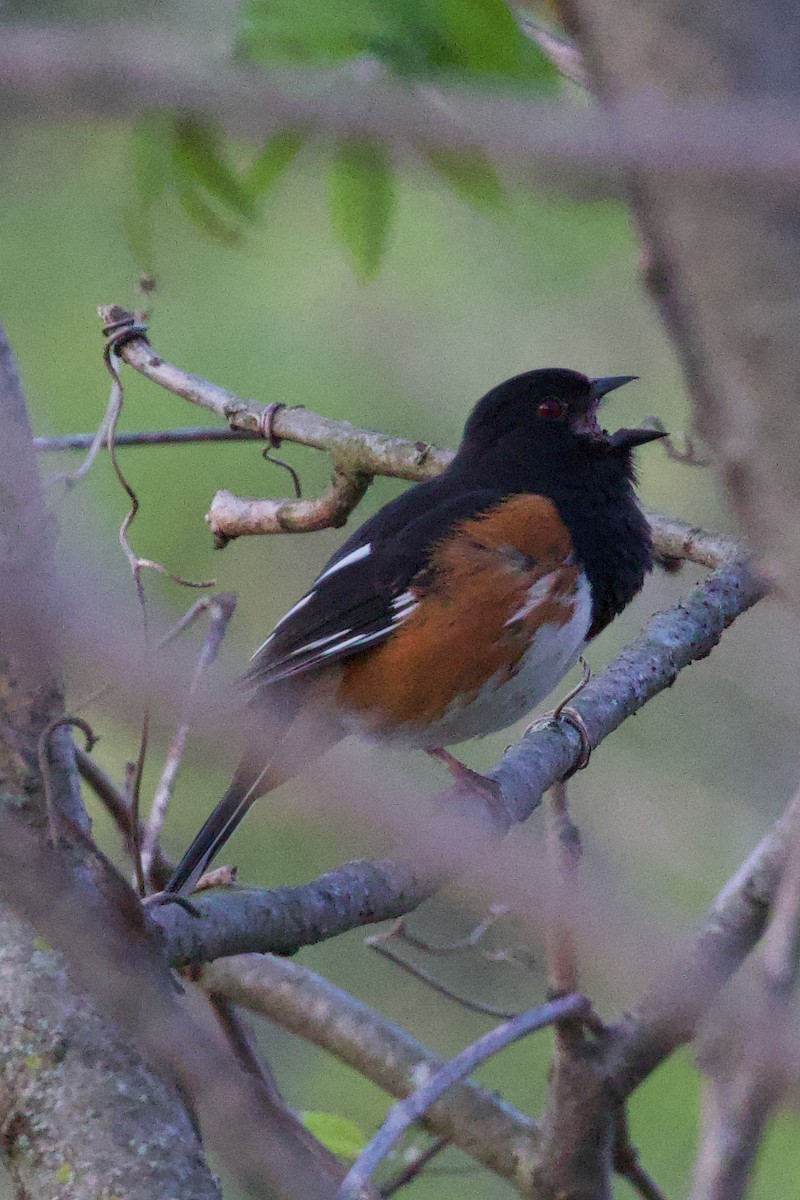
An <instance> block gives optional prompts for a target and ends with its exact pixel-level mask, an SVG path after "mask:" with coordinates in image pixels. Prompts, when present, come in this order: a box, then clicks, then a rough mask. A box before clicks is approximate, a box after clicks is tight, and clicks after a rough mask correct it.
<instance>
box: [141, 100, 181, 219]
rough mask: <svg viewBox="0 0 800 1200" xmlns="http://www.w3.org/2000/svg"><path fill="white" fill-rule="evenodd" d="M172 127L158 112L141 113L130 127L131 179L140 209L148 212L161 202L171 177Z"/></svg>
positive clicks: (167, 116) (169, 120)
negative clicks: (132, 179) (131, 131)
mask: <svg viewBox="0 0 800 1200" xmlns="http://www.w3.org/2000/svg"><path fill="white" fill-rule="evenodd" d="M173 125H174V122H173V118H172V117H171V116H170V115H169V113H166V112H161V111H158V112H149V113H145V114H144V116H142V117H140V118H139V120H138V121H137V122H136V124H135V125H134V127H133V133H132V135H131V157H132V159H133V178H134V184H135V187H136V194H137V198H138V200H139V203H140V204H141V205H142V206H143V207H146V208H149V207H151V206H152V205H153V204H155V203H156V201H157V200H160V199H161V196H162V195H163V194H164V191H165V189H166V187H167V184H168V183H169V180H170V178H171V176H172V163H171V156H170V149H171V145H172V134H173Z"/></svg>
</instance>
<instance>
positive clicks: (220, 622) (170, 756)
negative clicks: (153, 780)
mask: <svg viewBox="0 0 800 1200" xmlns="http://www.w3.org/2000/svg"><path fill="white" fill-rule="evenodd" d="M235 608H236V597H235V596H234V595H233V594H232V593H230V592H223V593H220V595H218V596H212V597H211V600H210V603H209V629H208V634H207V635H206V638H205V641H204V642H203V645H202V648H201V650H200V654H199V656H198V659H197V664H196V666H195V669H194V673H193V675H192V679H191V682H190V684H189V691H188V694H187V697H186V703H185V705H184V710H183V713H182V715H181V720H180V724H179V726H178V729H177V730H176V732H175V735H174V736H173V738H172V741H171V742H170V744H169V749H168V750H167V756H166V758H165V760H164V767H163V769H162V772H161V778H160V779H159V781H158V786H157V788H156V791H155V795H154V797H153V804H152V807H151V809H150V815H149V817H148V819H147V823H146V825H145V828H144V834H143V837H142V870H143V873H144V877H145V879H146V881H147V882H148V883H149V884H151V885H152V884H153V880H152V878H151V868H152V865H153V862H154V861H155V855H156V851H157V849H158V843H159V839H160V837H161V830H162V828H163V825H164V820H165V818H166V815H167V809H168V807H169V802H170V799H171V797H172V792H173V789H174V787H175V781H176V779H177V777H178V771H179V770H180V765H181V762H182V760H183V754H184V750H185V748H186V740H187V738H188V736H189V728H190V724H191V719H192V711H193V708H194V702H195V699H196V697H197V692H198V690H199V688H200V684H201V681H202V679H203V675H204V674H205V672H206V671H207V670H208V668H209V667H210V666H211V664H212V663H213V662H214V659H215V658H216V657H217V653H218V651H219V648H220V645H221V644H222V639H223V638H224V636H225V631H226V629H227V628H228V623H229V621H230V619H231V617H232V616H233V613H234V609H235Z"/></svg>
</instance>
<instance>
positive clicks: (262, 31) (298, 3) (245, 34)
mask: <svg viewBox="0 0 800 1200" xmlns="http://www.w3.org/2000/svg"><path fill="white" fill-rule="evenodd" d="M384 7H385V5H384V4H382V3H379V2H378V0H336V2H335V3H324V2H323V3H320V4H308V3H306V2H305V0H249V2H248V3H247V4H245V5H243V16H242V28H241V31H240V35H239V45H240V47H242V48H243V49H244V50H246V51H247V53H248V54H250V55H251V56H252V57H253V58H255V59H258V60H260V61H263V62H274V61H276V60H277V61H279V60H281V59H283V60H289V61H292V62H324V61H329V62H330V61H337V60H341V59H347V58H353V57H355V56H356V55H359V54H364V53H367V52H368V50H369V47H370V46H371V45H372V44H373V42H375V41H376V40H379V39H380V37H381V36H382V35H383V33H384V32H385V25H386V14H385V13H384V12H382V11H381V10H382V9H383V8H384Z"/></svg>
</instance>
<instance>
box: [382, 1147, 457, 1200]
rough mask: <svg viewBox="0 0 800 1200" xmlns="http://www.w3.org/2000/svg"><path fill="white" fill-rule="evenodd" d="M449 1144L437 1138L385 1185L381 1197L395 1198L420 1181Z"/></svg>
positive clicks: (385, 1199) (385, 1198)
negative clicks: (417, 1180) (420, 1177)
mask: <svg viewBox="0 0 800 1200" xmlns="http://www.w3.org/2000/svg"><path fill="white" fill-rule="evenodd" d="M449 1144H450V1143H449V1142H448V1141H447V1140H446V1139H445V1138H437V1139H436V1141H435V1142H431V1144H430V1146H426V1147H425V1149H424V1150H422V1151H421V1152H420V1153H419V1154H418V1155H417V1157H416V1158H414V1159H413V1160H412V1161H411V1162H410V1163H409V1164H408V1165H407V1166H405V1167H403V1169H402V1171H398V1173H397V1174H396V1175H395V1176H394V1178H393V1179H390V1180H389V1182H388V1183H384V1185H383V1187H382V1188H381V1196H382V1197H383V1198H384V1200H388V1197H389V1196H395V1195H396V1194H397V1193H398V1192H399V1191H400V1189H401V1188H404V1187H405V1186H406V1184H408V1183H413V1181H414V1180H415V1179H418V1178H419V1176H420V1175H421V1174H422V1172H423V1171H424V1170H425V1168H426V1167H427V1166H428V1164H429V1163H431V1162H433V1160H434V1159H435V1158H436V1156H437V1154H441V1152H442V1151H443V1150H446V1149H447V1147H448V1146H449Z"/></svg>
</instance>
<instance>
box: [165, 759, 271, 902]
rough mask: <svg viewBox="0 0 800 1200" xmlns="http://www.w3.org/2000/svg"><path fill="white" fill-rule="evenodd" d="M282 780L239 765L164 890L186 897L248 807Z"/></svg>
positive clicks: (267, 770) (264, 770) (265, 769)
mask: <svg viewBox="0 0 800 1200" xmlns="http://www.w3.org/2000/svg"><path fill="white" fill-rule="evenodd" d="M281 781H282V780H281V778H280V777H278V778H275V777H273V776H272V773H271V771H270V768H269V766H262V767H261V768H260V769H256V768H253V767H252V766H250V765H249V764H247V763H245V762H243V763H242V764H241V765H240V767H239V769H238V770H237V772H236V774H235V775H234V777H233V782H232V783H231V785H230V787H229V788H228V790H227V792H226V793H225V795H224V796H223V797H222V799H221V800H220V802H219V804H218V805H217V806H216V808H215V809H214V811H213V812H212V813H211V816H210V817H209V818H208V820H207V821H206V823H205V824H204V825H203V828H202V829H201V830H200V832H199V833H198V835H197V837H196V838H195V839H194V841H193V842H192V844H191V846H190V847H189V849H188V850H187V851H186V853H185V854H184V856H183V858H182V859H181V861H180V862H179V863H178V865H177V867H176V868H175V870H174V871H173V872H172V876H171V878H170V880H169V882H168V883H167V886H166V887H165V888H164V891H165V892H167V893H169V894H170V895H173V896H181V895H188V893H189V892H191V890H192V888H193V887H194V885H195V884H196V883H197V881H198V879H199V878H200V876H201V875H202V874H203V872H204V871H205V870H206V868H207V867H208V865H209V863H210V862H211V860H212V859H213V858H214V855H215V854H216V853H217V851H218V850H220V849H221V848H222V846H224V844H225V842H227V840H228V838H229V837H230V836H231V834H232V833H233V831H234V830H235V829H236V827H237V826H238V825H239V823H240V821H241V820H242V819H243V818H244V817H245V816H246V814H247V813H248V812H249V810H250V808H251V806H252V805H253V804H254V803H255V801H256V800H257V799H258V798H259V796H263V795H264V793H265V792H268V791H270V790H271V789H272V788H273V787H277V785H278V783H280V782H281Z"/></svg>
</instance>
